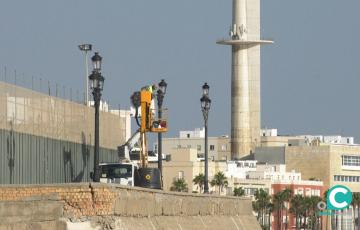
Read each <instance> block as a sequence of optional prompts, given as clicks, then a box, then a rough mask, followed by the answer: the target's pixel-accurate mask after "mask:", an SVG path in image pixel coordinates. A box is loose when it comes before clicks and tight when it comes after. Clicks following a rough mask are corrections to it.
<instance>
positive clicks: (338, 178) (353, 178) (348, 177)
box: [334, 175, 360, 183]
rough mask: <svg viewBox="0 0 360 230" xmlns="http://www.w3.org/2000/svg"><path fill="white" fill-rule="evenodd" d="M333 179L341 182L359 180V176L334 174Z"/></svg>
mask: <svg viewBox="0 0 360 230" xmlns="http://www.w3.org/2000/svg"><path fill="white" fill-rule="evenodd" d="M334 181H342V182H352V183H353V182H360V176H340V175H334Z"/></svg>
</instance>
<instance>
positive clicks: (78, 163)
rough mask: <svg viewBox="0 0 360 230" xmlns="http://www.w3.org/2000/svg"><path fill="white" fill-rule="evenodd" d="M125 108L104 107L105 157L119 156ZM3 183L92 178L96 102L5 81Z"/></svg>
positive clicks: (0, 149)
mask: <svg viewBox="0 0 360 230" xmlns="http://www.w3.org/2000/svg"><path fill="white" fill-rule="evenodd" d="M127 119H128V118H127V117H126V115H125V114H120V113H119V114H111V113H109V112H103V111H102V112H100V161H101V162H115V161H118V154H117V146H118V145H121V144H123V143H124V142H125V141H126V133H127V132H128V130H127V128H128V126H127V124H126V120H127ZM0 143H1V144H0V175H1V176H0V184H35V183H36V184H42V183H64V182H81V181H89V179H90V178H89V175H90V172H91V171H93V162H94V160H93V156H94V151H93V145H94V108H92V107H88V106H85V105H83V104H79V103H75V102H72V101H68V100H64V99H61V98H57V97H53V96H49V95H46V94H42V93H39V92H35V91H32V90H29V89H25V88H22V87H19V86H15V85H11V84H7V83H4V82H0Z"/></svg>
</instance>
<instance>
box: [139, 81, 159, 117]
mask: <svg viewBox="0 0 360 230" xmlns="http://www.w3.org/2000/svg"><path fill="white" fill-rule="evenodd" d="M141 90H146V91H149V92H150V93H151V105H150V110H151V113H152V116H153V117H154V116H155V100H154V98H155V95H154V92H156V85H155V84H152V85H148V86H144V87H142V88H141Z"/></svg>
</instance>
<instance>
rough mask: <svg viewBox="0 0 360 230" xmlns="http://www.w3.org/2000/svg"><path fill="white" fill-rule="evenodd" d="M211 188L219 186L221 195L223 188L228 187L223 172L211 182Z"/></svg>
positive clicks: (217, 174) (216, 175)
mask: <svg viewBox="0 0 360 230" xmlns="http://www.w3.org/2000/svg"><path fill="white" fill-rule="evenodd" d="M210 184H211V186H217V187H218V188H219V195H220V193H221V192H222V190H223V188H224V187H225V186H227V185H228V181H227V178H226V176H225V174H224V173H223V172H221V171H220V172H218V173H216V174H215V175H214V178H213V179H212V180H211V182H210Z"/></svg>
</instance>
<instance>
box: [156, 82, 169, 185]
mask: <svg viewBox="0 0 360 230" xmlns="http://www.w3.org/2000/svg"><path fill="white" fill-rule="evenodd" d="M166 87H167V83H166V82H165V80H164V79H162V80H161V82H160V83H159V89H158V91H157V104H158V118H159V121H160V120H161V118H162V110H161V109H162V104H163V100H164V96H165V94H166ZM157 152H158V169H159V171H160V178H161V186H162V133H161V132H160V133H158V151H157Z"/></svg>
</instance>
